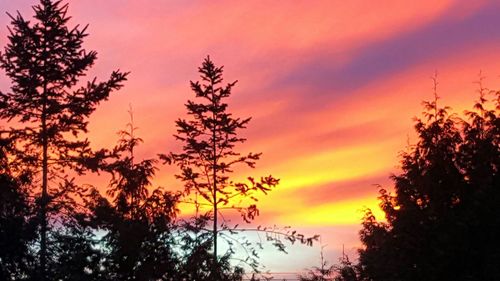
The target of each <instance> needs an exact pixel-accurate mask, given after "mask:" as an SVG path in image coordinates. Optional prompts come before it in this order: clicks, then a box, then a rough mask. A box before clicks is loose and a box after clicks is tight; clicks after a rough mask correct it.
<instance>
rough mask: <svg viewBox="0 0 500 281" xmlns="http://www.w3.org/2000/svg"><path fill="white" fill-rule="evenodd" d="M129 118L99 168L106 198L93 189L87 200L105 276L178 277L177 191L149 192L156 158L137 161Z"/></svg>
mask: <svg viewBox="0 0 500 281" xmlns="http://www.w3.org/2000/svg"><path fill="white" fill-rule="evenodd" d="M130 116H131V122H130V123H129V124H128V125H127V127H128V130H123V131H120V132H119V134H120V136H121V138H120V141H119V142H118V145H117V146H116V147H115V148H114V149H113V150H112V151H111V152H110V153H109V155H111V156H112V157H110V158H108V159H106V160H104V161H103V162H102V163H100V165H99V169H101V170H103V171H106V172H108V173H110V174H111V176H112V179H111V181H110V184H109V186H108V192H107V195H108V196H109V197H110V198H111V201H109V200H108V199H107V198H106V197H104V196H102V195H100V194H99V192H98V191H97V190H93V195H92V198H91V200H88V201H87V205H88V206H89V208H90V209H91V210H92V216H91V218H90V221H91V224H93V225H94V228H96V229H100V230H101V231H104V232H105V233H104V236H103V238H102V246H103V248H104V259H105V263H104V264H103V267H104V268H105V272H106V278H107V280H144V281H147V280H159V279H160V278H164V280H169V279H168V278H173V279H172V280H181V279H179V278H177V277H178V276H179V275H180V272H179V268H180V265H179V263H180V261H179V257H178V254H177V253H176V252H175V250H174V247H175V245H176V243H177V242H176V235H177V234H176V233H175V232H174V231H175V225H174V222H175V218H176V215H177V206H176V205H177V201H178V195H176V194H174V193H170V192H165V191H163V190H161V189H155V190H153V191H152V192H150V188H151V185H152V184H151V180H152V178H153V176H154V175H155V172H156V169H157V168H156V166H155V163H156V160H154V159H145V160H141V161H138V160H137V159H136V157H135V155H134V152H135V149H136V147H137V146H138V145H139V144H140V143H141V142H142V139H140V138H138V137H137V136H136V134H135V132H136V130H137V128H136V127H135V126H134V123H133V116H132V112H131V111H130Z"/></svg>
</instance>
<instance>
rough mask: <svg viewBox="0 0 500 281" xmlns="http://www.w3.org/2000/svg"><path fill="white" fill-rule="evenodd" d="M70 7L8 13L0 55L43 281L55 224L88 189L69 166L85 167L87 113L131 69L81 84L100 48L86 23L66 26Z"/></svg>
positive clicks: (0, 95) (2, 102)
mask: <svg viewBox="0 0 500 281" xmlns="http://www.w3.org/2000/svg"><path fill="white" fill-rule="evenodd" d="M67 9H68V6H67V4H62V3H61V2H60V1H52V0H41V1H40V3H39V4H38V5H35V6H34V7H33V10H34V13H35V14H34V17H33V20H31V21H29V20H26V19H25V18H24V17H23V16H21V14H19V13H18V14H17V15H15V16H11V15H9V16H10V17H11V26H10V27H9V32H10V33H9V36H8V44H7V46H6V47H5V49H4V51H3V52H2V53H0V67H1V68H2V69H3V70H4V71H5V73H6V75H7V77H8V78H10V80H11V82H12V86H11V88H10V91H9V92H0V118H1V119H4V120H7V121H13V122H12V123H11V124H16V126H13V127H12V128H10V129H9V131H10V132H9V133H10V136H9V138H11V139H12V140H14V141H15V142H16V143H15V145H14V146H13V147H15V148H16V149H17V150H18V151H17V153H13V155H14V156H13V157H14V160H15V161H17V162H18V163H22V164H23V165H24V168H25V169H26V170H30V171H31V172H32V173H33V179H32V181H31V182H30V188H29V192H30V195H31V196H32V197H34V198H35V205H34V207H35V209H36V212H37V213H38V216H37V220H38V226H39V229H38V230H39V234H40V239H39V241H38V242H37V243H38V244H39V247H38V248H39V259H38V268H39V277H40V279H42V280H43V279H46V278H47V276H48V275H47V268H48V265H49V264H54V265H55V264H56V263H57V261H56V255H55V254H54V255H51V254H50V253H49V250H50V249H55V248H54V247H52V246H51V245H50V244H51V241H49V240H50V239H52V238H54V239H55V238H56V236H52V234H51V233H50V229H51V228H52V224H54V222H55V220H60V219H63V218H64V217H65V216H70V217H71V216H72V214H74V212H75V211H76V207H75V206H77V204H76V203H77V202H76V201H75V200H76V199H75V196H78V195H79V194H81V193H82V192H83V189H82V187H81V186H78V185H77V184H76V183H75V181H74V179H73V178H72V177H71V176H69V173H68V171H69V170H73V171H76V172H77V173H82V172H84V167H83V166H82V165H81V163H82V159H83V158H84V157H86V156H88V155H90V154H91V150H90V147H89V142H88V141H87V140H86V139H83V138H82V137H81V134H82V133H85V132H86V131H87V122H88V121H87V118H88V117H89V116H90V114H91V113H92V112H94V110H95V109H96V107H97V105H98V104H99V103H100V102H102V101H104V100H106V99H107V98H108V96H109V94H110V93H111V92H112V91H114V90H118V89H119V88H121V86H122V82H123V81H125V80H126V73H122V72H120V71H114V72H113V73H112V74H111V77H110V78H109V79H108V80H107V81H104V82H97V81H96V79H92V80H90V82H86V83H81V81H80V80H81V79H82V78H84V76H85V74H86V72H87V71H88V70H89V69H90V68H91V67H92V65H93V64H94V62H95V60H96V58H97V53H96V52H94V51H86V50H85V49H84V48H83V46H82V43H83V40H84V38H85V37H86V36H87V33H86V27H84V28H81V27H79V26H76V27H74V28H70V27H68V23H69V20H70V17H69V16H68V15H67ZM52 258H53V259H52Z"/></svg>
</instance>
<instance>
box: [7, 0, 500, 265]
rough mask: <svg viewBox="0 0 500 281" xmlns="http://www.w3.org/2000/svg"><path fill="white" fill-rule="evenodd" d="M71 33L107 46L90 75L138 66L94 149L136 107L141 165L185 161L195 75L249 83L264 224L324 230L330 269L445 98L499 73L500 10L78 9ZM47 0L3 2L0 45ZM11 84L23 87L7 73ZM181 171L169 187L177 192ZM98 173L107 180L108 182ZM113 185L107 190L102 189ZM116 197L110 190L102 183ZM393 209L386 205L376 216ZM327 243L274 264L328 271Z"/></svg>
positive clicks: (122, 4) (448, 6) (489, 4)
mask: <svg viewBox="0 0 500 281" xmlns="http://www.w3.org/2000/svg"><path fill="white" fill-rule="evenodd" d="M69 2H70V7H69V14H70V15H71V16H72V21H71V25H75V24H82V25H85V24H87V23H88V24H89V29H88V32H89V34H90V35H89V36H88V37H87V38H86V39H87V40H86V42H85V47H86V48H87V49H90V50H96V51H97V52H98V60H97V63H96V65H95V67H94V68H93V69H92V71H91V73H90V75H89V76H90V77H89V78H92V77H93V76H97V77H98V78H101V79H102V80H104V79H105V78H107V77H108V76H109V74H110V73H111V71H112V70H115V69H118V68H119V69H121V70H125V71H130V72H131V74H130V76H129V81H127V82H126V84H125V87H124V88H123V89H122V90H120V91H119V92H117V93H114V94H113V95H112V97H111V98H110V99H109V101H107V102H105V103H103V104H102V105H101V106H100V107H99V109H98V110H97V111H96V112H95V114H94V115H93V116H92V118H91V120H90V127H89V129H90V133H89V138H90V140H91V141H92V143H93V145H94V146H95V147H103V146H104V147H110V146H111V145H113V144H114V143H115V142H116V140H117V138H118V136H117V134H116V133H115V132H116V131H118V130H120V129H122V128H124V125H125V124H126V123H127V122H128V114H127V110H128V108H129V104H131V105H132V107H133V110H134V117H135V122H136V126H138V127H139V128H140V129H139V131H138V133H139V135H140V136H141V137H142V138H143V139H144V144H143V145H142V146H141V147H139V149H138V156H139V157H144V158H149V157H155V156H156V154H157V153H168V152H170V151H175V152H178V151H179V150H180V144H179V143H177V142H176V141H175V140H174V138H173V136H172V135H173V134H174V132H175V123H174V121H175V120H176V119H177V118H179V117H184V116H185V108H184V103H185V102H186V100H187V99H192V98H193V93H192V92H191V91H190V87H189V81H190V80H197V79H198V73H197V68H198V66H200V65H201V62H202V61H203V59H204V58H205V57H206V56H207V55H210V57H211V58H212V59H213V60H214V62H215V63H216V64H219V65H224V66H225V68H224V70H225V78H226V82H231V81H233V80H238V81H239V82H238V84H237V85H236V87H235V88H234V91H233V96H232V97H231V98H230V100H229V103H230V111H232V112H233V113H234V115H235V116H237V117H250V116H251V117H252V118H253V119H252V121H251V123H250V125H249V127H248V129H247V130H245V131H244V132H243V136H244V137H246V138H247V139H248V141H247V143H245V144H244V145H242V146H240V147H239V148H238V149H239V150H240V151H241V152H246V151H252V152H262V153H263V157H262V160H261V161H260V162H259V163H258V164H257V168H256V169H253V170H249V169H246V168H243V169H241V170H238V171H237V173H236V177H243V176H247V175H251V176H255V177H258V176H261V175H262V176H265V175H269V174H272V175H273V176H276V177H278V178H280V179H281V184H280V186H279V187H278V188H277V189H276V190H275V191H273V192H272V193H271V194H269V195H268V196H265V197H261V198H260V201H259V206H260V209H261V217H260V218H259V219H258V220H257V222H256V223H257V224H263V225H275V224H276V225H281V226H286V225H290V226H292V227H294V228H296V229H299V230H300V231H302V232H304V233H306V234H310V235H312V234H320V235H321V236H322V239H321V243H322V244H323V245H326V247H325V252H326V255H327V257H328V259H329V260H330V261H331V262H336V261H337V259H338V258H339V256H340V252H341V249H342V245H344V246H345V249H346V251H347V252H348V253H349V254H350V255H351V256H352V258H355V257H356V254H355V252H356V251H355V249H356V247H358V246H359V245H360V243H359V239H358V235H357V232H358V230H359V229H360V222H361V217H362V215H363V213H362V211H361V210H362V209H363V208H364V207H370V208H374V209H376V208H377V200H376V196H377V187H376V186H375V185H374V184H380V185H382V186H384V187H388V188H390V187H391V182H390V180H389V176H390V175H391V173H397V172H398V152H399V151H401V150H404V148H405V146H406V145H407V141H408V139H409V140H410V142H411V141H412V139H414V133H413V127H412V126H413V121H412V118H413V117H415V116H420V113H421V111H422V107H421V101H422V100H424V99H430V98H431V97H432V86H433V85H432V80H431V79H430V77H431V76H433V75H434V73H435V72H437V73H438V79H439V86H438V92H439V95H440V96H441V97H442V99H441V101H440V102H442V103H445V104H447V105H450V106H452V107H453V108H454V109H455V110H456V111H458V112H462V111H463V110H464V109H466V108H468V107H469V105H471V104H472V101H473V100H474V99H475V98H476V95H475V90H476V88H477V85H476V84H475V83H474V81H477V80H478V76H479V72H480V71H482V73H483V75H484V76H486V78H487V79H486V86H489V87H496V86H497V85H498V84H499V82H500V81H499V75H500V17H499V16H498V15H499V14H500V2H498V1H465V0H463V1H445V0H432V1H400V0H394V1H368V0H365V1H333V0H330V1H310V0H309V1H267V2H265V1H229V0H228V1H163V0H145V1H124V0H106V1H102V0H77V1H69ZM35 3H36V1H35V0H0V11H1V12H2V13H1V15H0V46H2V50H3V46H5V44H6V42H7V38H6V36H7V33H8V31H7V28H6V26H7V25H8V24H9V18H8V16H7V15H5V14H4V13H3V12H10V13H15V11H16V10H19V11H20V12H21V14H23V15H24V16H25V17H26V18H29V17H31V15H32V14H33V13H32V11H31V5H33V4H35ZM0 74H1V75H0V89H1V90H2V91H7V90H8V87H9V81H8V80H7V79H6V78H5V76H4V75H3V72H2V73H0ZM176 171H177V169H176V168H175V167H165V166H162V167H161V169H160V171H159V172H158V176H157V177H156V179H155V185H158V186H164V187H165V188H171V189H179V188H181V183H180V182H177V181H176V180H175V179H174V176H173V175H174V174H175V172H176ZM86 180H89V181H92V182H93V183H96V184H99V179H97V178H96V176H89V177H88V178H87V179H86ZM103 184H104V183H102V184H101V186H102V185H103ZM103 189H104V187H103ZM376 213H377V214H380V212H376ZM319 251H320V246H319V245H315V246H314V247H312V248H306V247H305V246H300V247H299V246H295V247H292V248H291V253H290V254H289V255H288V256H287V255H281V254H277V253H276V252H275V251H272V250H269V251H267V250H266V252H265V253H264V254H263V259H262V262H263V263H264V264H265V265H266V266H267V268H268V269H269V270H271V271H278V272H288V271H300V270H303V269H304V268H306V267H309V266H313V265H319Z"/></svg>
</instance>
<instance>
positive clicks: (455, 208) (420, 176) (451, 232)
mask: <svg viewBox="0 0 500 281" xmlns="http://www.w3.org/2000/svg"><path fill="white" fill-rule="evenodd" d="M436 85H437V82H436V81H435V86H436ZM435 88H436V87H435ZM487 94H493V95H495V98H496V101H495V102H494V103H495V106H496V107H495V108H493V109H487V106H488V103H487V99H486V95H487ZM434 97H435V99H434V100H433V101H431V102H425V103H424V106H425V111H424V118H425V119H423V120H422V119H417V121H416V125H415V129H416V132H417V134H418V142H417V143H416V144H415V145H414V146H411V147H409V148H408V151H406V152H404V153H402V162H401V164H402V173H401V174H399V175H395V176H393V177H392V178H393V181H394V183H395V186H394V189H395V194H394V195H392V194H391V193H389V192H388V191H386V190H384V189H382V190H381V194H380V200H381V202H380V206H381V208H382V209H383V211H384V212H385V215H386V220H387V222H386V223H382V222H378V221H377V220H376V219H375V217H374V216H373V215H372V214H371V212H369V211H368V212H367V213H366V216H365V220H364V222H363V229H362V231H361V241H362V242H363V244H364V247H363V249H362V250H361V251H360V270H361V275H362V277H363V278H364V280H497V279H498V278H499V276H500V275H499V270H498V266H497V265H498V263H499V257H500V254H499V253H500V247H498V246H496V244H497V243H496V241H497V240H496V239H497V237H498V234H499V232H498V230H497V229H500V221H499V219H498V218H497V216H496V215H495V210H496V209H497V207H498V199H499V196H500V190H499V189H498V187H499V186H500V185H499V183H500V182H499V174H498V169H499V168H500V166H499V164H500V163H499V161H500V146H499V134H498V133H499V130H498V128H499V126H498V125H499V122H498V120H499V119H498V116H499V115H498V114H499V113H500V111H499V109H500V107H499V103H498V97H499V95H498V93H495V92H491V91H488V90H486V89H484V88H483V87H482V84H481V86H480V91H479V101H478V102H477V103H476V104H475V106H474V110H473V111H470V112H467V113H466V115H467V119H466V120H461V119H459V118H458V117H456V116H455V115H453V114H449V113H448V112H449V108H447V107H439V106H438V96H437V94H436V91H435V93H434Z"/></svg>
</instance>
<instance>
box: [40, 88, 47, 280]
mask: <svg viewBox="0 0 500 281" xmlns="http://www.w3.org/2000/svg"><path fill="white" fill-rule="evenodd" d="M46 88H47V87H46V86H45V87H44V93H43V94H44V103H43V107H42V131H41V134H42V150H43V152H42V198H41V204H40V208H41V210H40V212H41V229H40V236H41V237H40V271H41V280H46V271H47V229H48V227H47V224H48V223H47V204H48V200H49V196H48V190H47V186H48V153H47V150H48V140H47V137H48V136H47V116H46V114H47V113H46V111H47V109H46V101H45V99H46Z"/></svg>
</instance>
